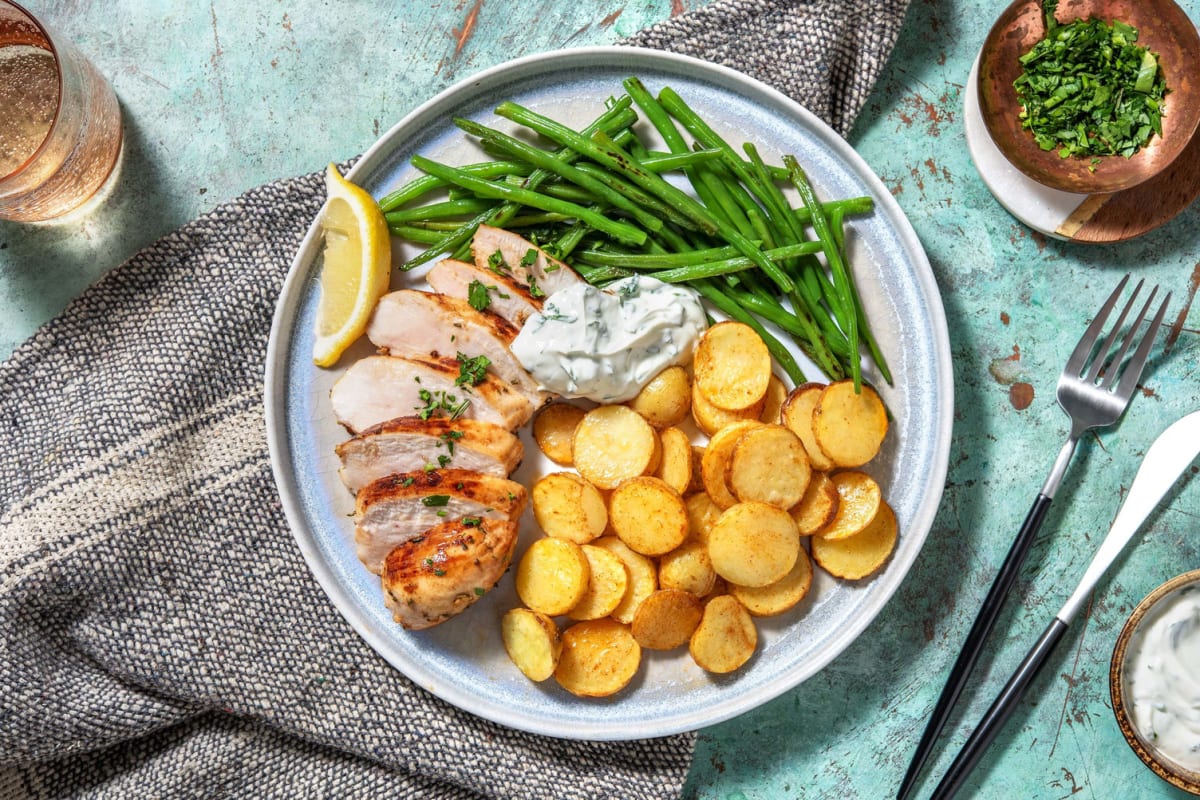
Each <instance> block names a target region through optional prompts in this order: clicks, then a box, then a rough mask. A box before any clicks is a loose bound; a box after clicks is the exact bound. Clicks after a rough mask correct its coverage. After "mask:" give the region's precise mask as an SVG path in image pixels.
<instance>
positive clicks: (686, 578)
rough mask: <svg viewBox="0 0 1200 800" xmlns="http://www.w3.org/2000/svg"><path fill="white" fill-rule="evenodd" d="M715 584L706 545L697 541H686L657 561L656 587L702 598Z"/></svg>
mask: <svg viewBox="0 0 1200 800" xmlns="http://www.w3.org/2000/svg"><path fill="white" fill-rule="evenodd" d="M716 583H717V572H716V570H714V569H713V565H712V558H710V557H709V555H708V545H706V544H705V543H704V542H702V541H700V540H699V539H695V538H692V539H688V540H687V541H686V542H684V543H683V544H681V545H679V547H676V548H675V549H674V550H672V551H671V552H669V553H667V554H666V555H664V556H663V557H662V558H660V559H659V560H658V585H659V586H661V587H662V588H664V589H679V590H680V591H684V592H691V593H692V594H694V595H696V596H697V597H703V596H704V595H706V594H708V593H709V592H711V591H712V589H713V586H715V585H716Z"/></svg>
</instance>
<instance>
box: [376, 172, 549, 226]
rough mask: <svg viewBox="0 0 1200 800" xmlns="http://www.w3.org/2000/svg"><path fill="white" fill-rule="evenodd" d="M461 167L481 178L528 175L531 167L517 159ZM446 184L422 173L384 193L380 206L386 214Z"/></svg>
mask: <svg viewBox="0 0 1200 800" xmlns="http://www.w3.org/2000/svg"><path fill="white" fill-rule="evenodd" d="M460 169H462V170H463V171H465V172H469V173H471V174H472V175H474V176H476V177H479V178H499V177H501V176H504V175H528V174H529V172H530V170H531V167H528V166H526V165H524V164H518V163H517V162H515V161H485V162H483V163H481V164H467V165H466V166H464V167H461V168H460ZM445 185H446V182H445V181H443V180H441V179H440V178H435V177H433V176H432V175H422V176H421V177H419V178H415V179H413V180H411V181H409V182H408V183H406V184H404V185H403V186H401V187H400V188H399V189H397V190H396V191H394V192H391V193H389V194H386V195H384V197H383V198H382V199H381V200H380V201H379V208H380V210H381V211H383V212H384V213H385V214H386V213H387V212H389V211H394V210H396V209H397V208H399V207H400V206H402V205H404V204H405V203H410V202H412V201H413V200H416V199H417V198H418V197H422V196H423V195H425V194H428V193H429V192H431V191H433V190H434V189H440V188H441V187H443V186H445Z"/></svg>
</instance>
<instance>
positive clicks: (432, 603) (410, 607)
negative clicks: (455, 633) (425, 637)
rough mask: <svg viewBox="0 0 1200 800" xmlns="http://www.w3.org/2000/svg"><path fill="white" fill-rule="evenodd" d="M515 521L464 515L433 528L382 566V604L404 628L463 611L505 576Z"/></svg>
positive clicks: (429, 623)
mask: <svg viewBox="0 0 1200 800" xmlns="http://www.w3.org/2000/svg"><path fill="white" fill-rule="evenodd" d="M517 530H518V526H517V522H516V521H515V520H502V519H484V518H480V517H464V518H460V519H452V520H447V521H445V522H442V523H439V524H437V525H434V526H433V527H432V528H430V529H429V530H427V531H425V532H424V533H422V534H420V535H419V536H417V537H416V538H413V539H409V540H408V541H407V542H404V543H403V544H401V545H399V546H398V547H396V548H394V549H393V550H392V551H391V552H390V553H388V554H387V558H385V559H384V562H383V573H382V576H381V577H382V584H383V596H384V602H385V603H386V605H387V607H388V608H390V609H391V611H392V618H393V619H395V620H396V622H398V623H400V624H401V625H402V626H404V627H405V628H407V629H409V630H424V629H425V628H432V627H433V626H434V625H438V624H440V623H442V622H445V621H446V620H448V619H450V618H451V617H453V616H456V615H457V614H460V613H462V612H463V611H464V610H466V609H467V608H468V607H470V606H471V604H473V603H474V602H475V601H476V600H478V599H479V598H481V597H483V596H484V594H486V593H487V592H488V591H490V590H491V589H492V587H494V586H495V585H496V584H497V583H498V582H499V581H500V578H502V577H503V576H504V572H505V570H507V569H508V566H509V564H510V563H511V562H512V556H513V550H514V549H515V548H516V546H517Z"/></svg>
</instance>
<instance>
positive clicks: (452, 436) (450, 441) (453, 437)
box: [438, 431, 463, 455]
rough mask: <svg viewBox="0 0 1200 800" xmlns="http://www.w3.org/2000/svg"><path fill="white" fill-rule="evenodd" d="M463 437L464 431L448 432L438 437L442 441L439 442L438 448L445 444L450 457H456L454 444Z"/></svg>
mask: <svg viewBox="0 0 1200 800" xmlns="http://www.w3.org/2000/svg"><path fill="white" fill-rule="evenodd" d="M462 437H463V432H462V431H446V432H445V433H442V434H439V435H438V439H440V440H441V441H439V442H438V446H439V447H440V446H441V445H442V444H443V443H445V445H446V452H448V453H449V454H450V455H454V443H455V442H457V441H458V440H459V439H461V438H462Z"/></svg>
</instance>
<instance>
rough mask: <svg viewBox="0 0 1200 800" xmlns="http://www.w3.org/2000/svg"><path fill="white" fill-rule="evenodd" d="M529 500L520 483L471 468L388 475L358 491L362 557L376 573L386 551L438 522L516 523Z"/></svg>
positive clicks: (356, 521)
mask: <svg viewBox="0 0 1200 800" xmlns="http://www.w3.org/2000/svg"><path fill="white" fill-rule="evenodd" d="M527 500H528V493H527V492H526V491H525V487H524V486H522V485H521V484H519V483H517V482H516V481H510V480H508V479H507V478H498V477H496V476H495V475H485V474H483V473H481V472H472V471H470V470H463V469H444V470H430V471H428V472H426V471H424V470H421V471H419V472H401V473H397V474H395V475H388V476H386V477H383V478H380V479H379V480H376V481H373V482H371V483H369V484H367V485H366V486H364V487H363V488H362V489H360V490H359V492H358V496H357V498H356V502H355V510H354V540H355V543H356V544H357V545H358V558H359V560H360V561H362V562H363V564H364V565H366V567H367V569H369V570H370V571H371V572H374V573H376V574H378V573H379V572H380V571H381V570H382V569H383V560H384V558H386V557H387V554H388V553H390V552H391V551H392V550H393V549H394V548H396V547H398V546H399V545H401V544H403V543H404V542H407V541H409V540H410V539H414V538H416V537H418V536H420V535H421V534H423V533H424V532H425V531H427V530H429V529H430V528H432V527H433V526H434V525H437V524H438V523H440V522H444V521H446V520H449V519H458V518H460V517H472V518H479V519H499V520H510V521H513V522H516V521H517V519H518V518H519V517H520V516H521V514H522V513H523V512H524V510H525V504H526V502H527Z"/></svg>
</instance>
